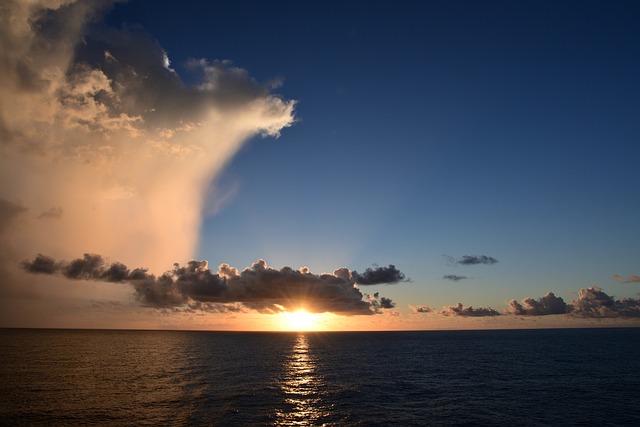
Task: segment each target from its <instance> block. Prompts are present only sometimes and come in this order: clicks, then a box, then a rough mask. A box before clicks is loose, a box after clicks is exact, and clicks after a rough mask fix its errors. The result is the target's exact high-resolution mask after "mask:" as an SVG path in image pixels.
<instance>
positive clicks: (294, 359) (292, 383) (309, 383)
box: [275, 333, 330, 426]
mask: <svg viewBox="0 0 640 427" xmlns="http://www.w3.org/2000/svg"><path fill="white" fill-rule="evenodd" d="M279 385H280V390H281V392H282V394H283V396H284V407H283V408H281V409H278V410H277V411H276V423H275V424H276V425H279V426H306V425H318V424H322V422H321V420H322V418H324V417H326V416H327V415H329V413H330V411H329V409H330V408H328V407H327V405H326V404H325V403H324V402H323V399H322V393H323V388H324V381H323V379H322V377H321V376H320V375H318V373H317V361H316V359H315V358H314V357H313V355H312V354H311V353H310V352H309V342H308V339H307V337H306V336H305V335H304V334H302V333H301V334H298V335H297V337H296V340H295V343H294V345H293V347H292V349H291V354H290V355H289V356H288V358H287V361H286V362H285V366H284V374H283V377H282V379H281V381H280V384H279Z"/></svg>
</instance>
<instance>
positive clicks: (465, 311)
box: [440, 302, 501, 317]
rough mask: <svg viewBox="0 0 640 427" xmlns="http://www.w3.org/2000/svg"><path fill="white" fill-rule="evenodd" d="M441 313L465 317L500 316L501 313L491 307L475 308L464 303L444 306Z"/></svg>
mask: <svg viewBox="0 0 640 427" xmlns="http://www.w3.org/2000/svg"><path fill="white" fill-rule="evenodd" d="M440 314H443V315H445V316H465V317H485V316H500V315H501V313H499V312H498V311H496V310H494V309H493V308H491V307H478V308H473V307H471V306H469V307H465V306H463V305H462V303H460V302H459V303H458V304H457V305H450V306H447V307H443V308H442V310H441V311H440Z"/></svg>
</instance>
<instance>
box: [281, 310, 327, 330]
mask: <svg viewBox="0 0 640 427" xmlns="http://www.w3.org/2000/svg"><path fill="white" fill-rule="evenodd" d="M318 316H319V315H317V314H313V313H309V312H308V311H306V310H304V309H300V310H296V311H293V312H286V313H283V314H282V328H283V329H284V330H287V331H314V330H317V329H318V327H319V324H318Z"/></svg>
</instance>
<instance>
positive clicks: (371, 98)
mask: <svg viewBox="0 0 640 427" xmlns="http://www.w3.org/2000/svg"><path fill="white" fill-rule="evenodd" d="M0 18H1V19H2V26H1V27H2V28H1V29H0V38H1V39H2V43H1V46H2V48H1V49H0V77H1V78H0V138H1V141H0V177H1V180H0V253H1V255H0V277H1V279H0V312H1V314H0V327H78V328H142V329H214V330H215V329H225V330H228V329H230V330H286V329H295V328H304V329H328V330H385V329H392V330H399V329H478V328H535V327H581V326H640V299H639V295H640V227H639V226H638V220H637V218H638V212H639V211H640V191H639V190H638V188H639V184H640V176H639V175H638V166H637V165H638V158H640V144H639V143H638V141H640V120H638V116H639V113H640V82H639V80H638V78H637V76H638V75H640V44H639V43H638V40H640V27H638V25H637V22H638V19H639V18H640V5H639V4H638V3H637V2H633V1H613V2H611V1H553V2H552V1H519V2H510V1H483V2H477V1H425V2H410V1H399V2H389V1H372V2H367V3H366V7H365V6H364V5H363V4H362V3H361V2H344V1H342V2H337V1H215V2H187V3H185V2H170V1H167V2H154V1H143V0H132V1H129V2H117V3H114V2H111V1H107V0H105V1H100V2H88V1H80V0H78V1H73V0H50V1H44V0H42V1H41V0H30V1H26V2H25V1H17V0H10V1H7V2H5V3H4V5H3V6H2V8H1V9H0ZM301 309H304V310H305V311H306V312H307V314H300V313H298V314H295V313H296V312H298V311H299V310H301Z"/></svg>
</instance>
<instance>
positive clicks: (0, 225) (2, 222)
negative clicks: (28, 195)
mask: <svg viewBox="0 0 640 427" xmlns="http://www.w3.org/2000/svg"><path fill="white" fill-rule="evenodd" d="M26 211H27V208H25V207H24V206H20V205H18V204H16V203H12V202H9V201H8V200H3V199H0V233H1V232H2V231H3V230H4V229H5V228H6V227H8V226H9V224H10V223H11V222H12V221H13V219H14V218H15V217H16V216H18V214H20V213H23V212H26Z"/></svg>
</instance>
